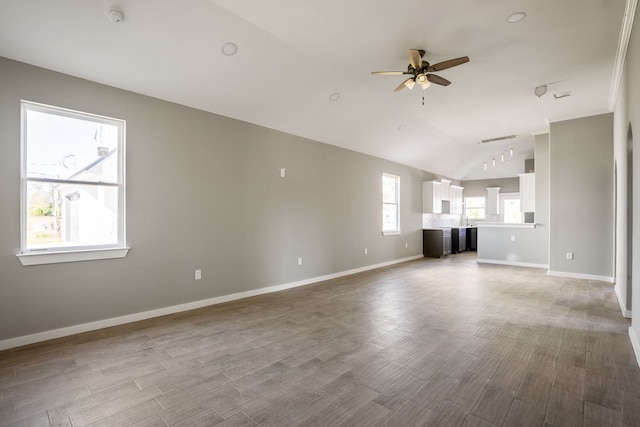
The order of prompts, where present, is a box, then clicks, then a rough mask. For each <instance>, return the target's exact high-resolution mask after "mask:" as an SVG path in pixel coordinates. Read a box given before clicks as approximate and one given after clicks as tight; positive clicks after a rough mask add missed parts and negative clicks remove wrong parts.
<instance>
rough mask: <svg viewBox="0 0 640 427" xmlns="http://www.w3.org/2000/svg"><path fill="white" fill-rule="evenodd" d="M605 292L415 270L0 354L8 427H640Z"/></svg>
mask: <svg viewBox="0 0 640 427" xmlns="http://www.w3.org/2000/svg"><path fill="white" fill-rule="evenodd" d="M628 327H629V321H628V320H627V319H624V318H623V317H622V316H621V314H620V309H619V307H618V304H617V301H616V298H615V295H614V292H613V286H612V285H611V284H607V283H603V282H597V281H589V280H576V279H567V278H557V277H548V276H547V275H546V272H545V271H544V270H537V269H527V268H514V267H508V266H492V265H479V264H477V263H476V262H475V256H474V254H471V253H463V254H459V255H455V256H450V257H448V258H446V259H443V260H433V259H421V260H416V261H412V262H408V263H404V264H400V265H396V266H391V267H387V268H383V269H378V270H374V271H369V272H365V273H361V274H356V275H353V276H349V277H343V278H339V279H335V280H330V281H326V282H322V283H318V284H314V285H309V286H304V287H300V288H296V289H292V290H288V291H283V292H279V293H274V294H269V295H263V296H258V297H253V298H248V299H245V300H241V301H235V302H231V303H227V304H221V305H217V306H212V307H207V308H203V309H199V310H194V311H190V312H185V313H180V314H177V315H172V316H165V317H162V318H157V319H151V320H148V321H143V322H137V323H132V324H128V325H123V326H118V327H114V328H109V329H104V330H100V331H96V332H91V333H85V334H80V335H75V336H72V337H67V338H64V339H58V340H53V341H49V342H45V343H40V344H36V345H31V346H27V347H22V348H18V349H13V350H9V351H5V352H1V353H0V425H1V426H48V425H54V426H74V427H78V426H161V427H162V426H220V427H227V426H247V427H249V426H383V425H384V426H403V427H404V426H544V427H553V426H556V427H560V426H640V369H639V368H638V366H637V364H636V359H635V356H634V354H633V351H632V349H631V345H630V342H629V338H628Z"/></svg>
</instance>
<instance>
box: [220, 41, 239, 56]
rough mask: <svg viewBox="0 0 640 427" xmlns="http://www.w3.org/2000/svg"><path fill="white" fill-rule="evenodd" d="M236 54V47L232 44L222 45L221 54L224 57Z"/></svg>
mask: <svg viewBox="0 0 640 427" xmlns="http://www.w3.org/2000/svg"><path fill="white" fill-rule="evenodd" d="M236 53H238V45H237V44H235V43H234V42H226V43H225V44H223V45H222V54H223V55H224V56H233V55H235V54H236Z"/></svg>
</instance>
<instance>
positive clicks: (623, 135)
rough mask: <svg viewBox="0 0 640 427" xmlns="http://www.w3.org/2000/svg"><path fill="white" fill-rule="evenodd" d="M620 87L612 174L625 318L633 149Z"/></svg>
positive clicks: (617, 260)
mask: <svg viewBox="0 0 640 427" xmlns="http://www.w3.org/2000/svg"><path fill="white" fill-rule="evenodd" d="M624 77H625V76H623V79H622V81H621V84H620V90H619V93H618V97H617V101H616V107H615V112H614V120H613V150H614V154H613V155H614V174H615V177H614V179H615V183H616V185H615V191H616V194H615V203H616V205H615V208H616V215H615V219H616V222H615V233H616V234H615V242H616V245H615V257H614V262H615V292H616V296H617V298H618V303H619V304H620V310H621V311H622V314H623V315H624V316H626V317H630V316H631V295H632V274H631V273H632V264H633V262H632V259H631V256H632V253H633V251H632V250H630V249H631V247H630V245H631V244H632V243H633V240H632V238H631V233H630V231H631V230H632V228H631V227H632V224H633V214H632V212H631V210H632V209H633V205H632V203H629V202H630V200H631V197H630V196H631V195H632V193H631V191H632V189H633V184H632V173H633V160H632V159H631V156H632V155H633V146H632V143H631V141H629V137H630V133H631V125H630V123H629V117H628V111H627V110H628V109H627V106H628V102H629V95H630V94H629V93H628V83H627V82H626V78H624Z"/></svg>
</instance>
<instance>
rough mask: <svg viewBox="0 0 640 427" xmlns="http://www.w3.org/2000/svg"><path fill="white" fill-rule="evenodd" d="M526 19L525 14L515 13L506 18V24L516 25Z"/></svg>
mask: <svg viewBox="0 0 640 427" xmlns="http://www.w3.org/2000/svg"><path fill="white" fill-rule="evenodd" d="M526 17H527V14H526V12H522V11H520V12H515V13H512V14H511V15H509V16H508V17H507V22H508V23H510V24H517V23H518V22H522V21H524V20H525V18H526Z"/></svg>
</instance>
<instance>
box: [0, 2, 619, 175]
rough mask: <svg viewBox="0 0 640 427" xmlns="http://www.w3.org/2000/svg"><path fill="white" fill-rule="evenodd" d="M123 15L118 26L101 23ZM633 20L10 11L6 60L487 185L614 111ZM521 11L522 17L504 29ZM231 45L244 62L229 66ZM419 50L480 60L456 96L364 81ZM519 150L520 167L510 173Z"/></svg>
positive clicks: (528, 8)
mask: <svg viewBox="0 0 640 427" xmlns="http://www.w3.org/2000/svg"><path fill="white" fill-rule="evenodd" d="M113 7H116V8H118V9H120V10H122V11H123V13H124V15H125V19H124V21H123V22H122V23H121V24H114V23H112V22H111V21H110V20H109V19H108V17H107V12H108V10H109V9H111V8H113ZM624 8H625V1H624V0H562V1H558V0H498V1H486V0H484V1H483V0H452V1H436V0H396V1H393V2H391V1H383V0H347V1H345V0H322V1H318V0H183V1H175V0H119V1H118V0H114V1H107V0H91V1H87V0H56V1H51V0H2V1H1V2H0V16H1V17H2V25H0V56H4V57H7V58H11V59H15V60H18V61H22V62H26V63H29V64H34V65H38V66H41V67H45V68H49V69H52V70H56V71H60V72H63V73H67V74H71V75H74V76H78V77H82V78H86V79H89V80H93V81H96V82H100V83H104V84H108V85H112V86H116V87H119V88H123V89H128V90H131V91H134V92H138V93H141V94H145V95H150V96H153V97H157V98H161V99H165V100H169V101H173V102H176V103H180V104H184V105H188V106H192V107H195V108H199V109H202V110H206V111H211V112H214V113H218V114H221V115H224V116H228V117H233V118H236V119H240V120H244V121H247V122H251V123H256V124H259V125H262V126H266V127H269V128H273V129H278V130H281V131H284V132H288V133H292V134H295V135H300V136H303V137H307V138H311V139H314V140H318V141H321V142H325V143H328V144H333V145H337V146H341V147H345V148H348V149H351V150H355V151H359V152H363V153H367V154H371V155H374V156H378V157H382V158H385V159H389V160H392V161H396V162H399V163H403V164H406V165H410V166H414V167H417V168H420V169H423V170H426V171H430V172H434V173H436V174H440V175H443V176H446V177H450V178H454V179H482V178H494V177H503V176H515V174H517V173H519V172H522V171H523V170H524V159H525V158H532V157H533V136H532V132H538V131H545V130H547V129H548V123H549V121H551V122H553V121H556V120H562V119H567V118H575V117H581V116H586V115H591V114H596V113H603V112H606V111H610V109H609V102H610V91H611V84H612V77H613V69H614V63H615V60H616V51H617V47H618V39H619V36H620V28H621V25H622V22H623V16H624ZM518 11H524V12H526V13H527V18H526V19H525V20H524V21H522V22H519V23H515V24H511V23H508V22H507V17H508V16H509V15H511V14H512V13H514V12H518ZM227 42H233V43H236V44H237V46H238V52H237V54H236V55H234V56H225V55H223V54H222V46H223V45H224V44H225V43H227ZM410 48H416V49H425V50H426V51H427V54H426V55H425V59H426V60H428V61H429V62H430V63H432V64H433V63H437V62H440V61H444V60H447V59H451V58H455V57H459V56H465V55H466V56H469V58H470V62H469V63H467V64H463V65H461V66H458V67H455V68H451V69H448V70H444V71H441V72H438V73H437V74H438V75H440V76H442V77H444V78H446V79H449V80H451V81H452V84H451V85H450V86H448V87H442V86H437V85H431V87H430V88H428V89H427V90H426V91H424V92H423V91H422V90H420V89H419V87H418V86H416V87H414V89H413V90H412V91H409V90H403V91H401V92H397V93H396V92H394V91H393V90H394V89H395V88H396V86H398V85H399V84H400V83H401V82H402V81H403V80H404V78H405V77H404V76H372V75H371V74H370V72H371V71H378V70H405V69H406V67H407V65H408V63H409V59H408V49H410ZM542 84H547V85H548V92H547V94H546V95H544V96H542V97H540V98H538V97H536V96H535V95H534V88H535V87H536V86H538V85H542ZM567 90H569V91H571V94H572V95H571V96H570V97H568V98H563V99H558V100H556V99H555V98H554V97H553V94H554V93H558V92H563V91H567ZM332 93H339V94H340V99H339V100H338V101H335V102H332V101H330V100H329V96H330V95H331V94H332ZM423 94H424V106H423V105H422V95H423ZM402 128H404V130H399V129H402ZM511 134H514V135H516V138H515V139H511V140H508V141H505V142H497V143H489V144H478V141H479V140H481V139H487V138H493V137H498V136H503V135H511ZM510 146H513V148H514V157H513V158H511V157H509V156H508V155H507V158H506V162H505V163H502V162H500V153H501V152H503V151H507V152H508V149H509V147H510ZM494 157H495V158H496V160H497V165H496V167H495V168H492V167H491V159H492V158H494ZM484 161H488V162H489V170H488V171H486V172H485V171H484V170H483V167H482V164H483V162H484ZM507 162H508V163H507Z"/></svg>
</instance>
